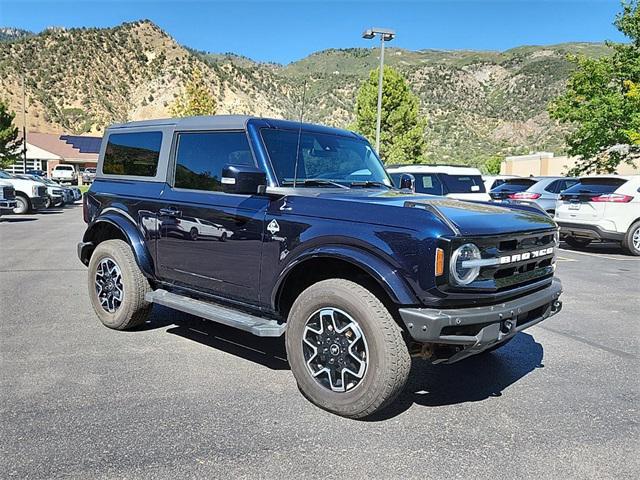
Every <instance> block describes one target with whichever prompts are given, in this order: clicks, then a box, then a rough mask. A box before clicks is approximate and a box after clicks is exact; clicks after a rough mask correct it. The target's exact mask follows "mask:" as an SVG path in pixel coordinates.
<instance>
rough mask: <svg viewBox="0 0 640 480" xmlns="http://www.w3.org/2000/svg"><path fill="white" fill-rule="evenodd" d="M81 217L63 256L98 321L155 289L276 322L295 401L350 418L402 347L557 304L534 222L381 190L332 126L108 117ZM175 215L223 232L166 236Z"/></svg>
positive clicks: (405, 364)
mask: <svg viewBox="0 0 640 480" xmlns="http://www.w3.org/2000/svg"><path fill="white" fill-rule="evenodd" d="M172 144H173V145H175V148H170V146H171V145H172ZM462 176H463V177H468V176H471V175H470V174H462ZM458 182H460V183H465V182H466V183H465V184H468V180H459V181H456V184H457V183H458ZM478 182H480V185H482V183H481V181H480V179H479V175H478ZM482 188H484V186H483V185H482ZM83 214H84V218H85V221H86V222H87V230H86V232H85V234H84V236H83V238H82V242H80V243H79V244H78V256H79V258H80V260H81V261H82V263H83V264H84V265H87V266H88V276H87V282H88V285H89V288H88V294H89V298H90V302H91V304H92V306H93V308H94V311H95V313H96V315H97V316H98V318H99V319H100V321H102V323H103V324H104V325H105V326H107V327H110V328H113V329H117V330H124V329H129V328H133V327H135V326H136V325H140V324H142V323H143V322H145V320H146V319H147V318H148V315H149V312H150V311H151V307H152V304H153V303H158V304H162V305H165V306H168V307H170V308H173V309H176V310H179V311H183V312H189V313H191V314H194V315H197V316H198V317H201V318H205V319H209V320H213V321H216V322H219V323H223V324H226V325H230V326H233V327H236V328H238V329H241V330H245V331H248V332H250V333H252V334H255V335H257V336H265V337H279V336H281V335H283V334H284V335H285V344H286V348H287V358H288V361H289V364H290V366H291V370H292V372H293V375H294V377H295V378H296V381H297V383H298V385H299V387H300V389H301V391H302V392H303V393H304V395H305V396H306V398H308V399H310V400H311V401H312V402H314V403H315V404H316V405H318V406H320V407H321V408H324V409H326V410H329V411H331V412H334V413H336V414H339V415H344V416H347V417H352V418H362V417H366V416H369V415H371V414H373V413H374V412H376V411H378V410H380V409H381V408H383V407H385V406H386V405H388V404H389V403H390V402H392V401H393V399H394V398H395V397H396V396H397V395H398V393H399V392H400V391H402V389H403V388H404V385H405V383H406V381H407V378H408V375H409V370H410V366H411V355H416V356H421V357H423V358H428V359H430V360H431V361H432V362H434V363H453V362H457V361H459V360H462V359H464V358H467V357H469V356H471V355H475V354H479V353H482V352H488V351H490V350H493V349H496V348H499V347H500V346H502V345H504V344H505V343H506V342H508V341H510V340H511V339H512V338H514V336H515V335H516V333H517V332H519V331H522V330H524V329H526V328H528V327H530V326H532V325H534V324H537V323H538V322H541V321H543V320H544V319H546V318H548V317H550V316H552V315H554V314H556V313H557V312H558V311H559V310H560V308H561V302H560V300H559V296H560V294H561V290H562V287H561V284H560V282H559V280H557V279H556V278H554V270H555V268H554V267H555V265H554V261H555V250H556V245H557V233H558V232H557V226H556V224H555V223H554V222H553V220H552V219H551V218H549V217H548V216H547V215H544V214H541V213H539V211H538V210H535V209H532V208H530V207H527V206H510V207H502V206H498V205H491V204H482V205H479V204H478V203H474V202H464V201H459V200H456V199H452V198H442V197H434V196H431V195H421V194H417V193H413V192H410V191H407V190H404V191H400V190H397V189H395V188H394V187H392V186H391V182H390V179H389V177H388V175H387V173H386V172H385V170H384V168H383V165H382V162H381V161H380V159H379V158H378V156H377V155H376V153H375V151H374V150H373V148H372V147H371V146H370V145H369V143H368V142H367V140H366V139H365V138H364V137H362V136H360V135H358V134H355V133H353V132H348V131H345V130H338V129H334V128H329V127H323V126H319V125H309V124H301V123H300V122H290V121H285V120H271V119H262V118H255V117H246V116H227V115H224V116H222V115H221V116H213V117H191V118H182V119H165V120H157V121H143V122H131V123H128V124H123V125H113V126H111V127H109V128H108V129H107V130H106V132H105V136H104V139H103V148H102V153H101V154H100V157H99V160H98V170H97V177H96V182H94V184H93V185H92V187H91V189H90V190H89V191H88V192H87V193H86V194H85V195H84V198H83ZM192 217H193V218H198V219H204V220H207V221H208V222H211V223H212V224H215V225H220V226H222V228H224V229H226V230H227V231H229V232H230V233H231V234H230V235H228V237H227V241H226V242H220V241H218V242H214V241H208V239H205V238H199V237H197V236H196V238H195V239H193V238H187V237H186V236H180V235H177V236H176V235H172V234H170V233H171V232H172V231H173V226H174V225H176V222H177V221H180V219H183V218H187V219H189V220H188V221H191V220H190V218H192ZM167 226H169V227H170V228H167ZM246 381H251V380H250V379H246Z"/></svg>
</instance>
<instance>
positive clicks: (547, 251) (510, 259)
mask: <svg viewBox="0 0 640 480" xmlns="http://www.w3.org/2000/svg"><path fill="white" fill-rule="evenodd" d="M552 254H553V247H549V248H543V249H541V250H533V251H531V252H525V253H516V254H515V255H507V256H505V257H500V265H505V264H507V263H514V262H521V261H524V260H530V259H532V258H540V257H544V256H546V255H552Z"/></svg>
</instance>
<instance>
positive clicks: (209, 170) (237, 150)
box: [174, 132, 255, 191]
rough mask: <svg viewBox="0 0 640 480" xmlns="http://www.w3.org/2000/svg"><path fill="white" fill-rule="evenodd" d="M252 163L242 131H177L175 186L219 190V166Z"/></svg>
mask: <svg viewBox="0 0 640 480" xmlns="http://www.w3.org/2000/svg"><path fill="white" fill-rule="evenodd" d="M227 164H231V165H255V162H254V160H253V155H252V153H251V148H250V147H249V141H248V140H247V136H246V134H245V133H244V132H193V133H191V132H189V133H180V134H178V147H177V150H176V176H175V182H174V186H175V187H176V188H189V189H192V190H207V191H217V190H222V184H221V183H220V177H221V176H222V167H224V166H225V165H227Z"/></svg>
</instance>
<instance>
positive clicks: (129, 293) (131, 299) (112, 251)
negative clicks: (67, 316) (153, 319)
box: [88, 240, 153, 330]
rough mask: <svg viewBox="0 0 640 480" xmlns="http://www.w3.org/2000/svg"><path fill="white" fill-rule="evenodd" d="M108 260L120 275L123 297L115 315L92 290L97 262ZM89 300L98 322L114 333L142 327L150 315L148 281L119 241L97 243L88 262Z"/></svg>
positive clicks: (94, 289)
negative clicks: (108, 310) (106, 308)
mask: <svg viewBox="0 0 640 480" xmlns="http://www.w3.org/2000/svg"><path fill="white" fill-rule="evenodd" d="M104 258H111V259H113V260H114V261H115V263H116V264H117V265H118V267H119V268H120V271H121V272H122V285H123V291H124V296H123V300H122V304H121V305H120V306H119V308H118V309H117V310H116V311H115V312H114V313H109V312H107V311H106V310H105V309H104V308H103V307H102V305H101V304H100V300H99V299H98V294H97V292H96V288H95V278H96V270H97V268H98V263H99V262H100V260H102V259H104ZM88 286H89V298H90V300H91V305H92V306H93V309H94V310H95V312H96V315H98V318H99V319H100V321H101V322H102V323H103V324H104V325H105V326H107V327H109V328H113V329H114V330H127V329H130V328H134V327H136V326H138V325H141V324H143V323H144V322H145V321H146V320H147V318H148V316H149V313H150V312H151V308H152V306H153V305H152V304H151V303H149V302H147V301H146V300H145V298H144V296H145V294H146V293H147V292H150V291H151V287H150V286H149V281H148V280H147V279H146V278H145V276H144V275H143V274H142V272H141V271H140V268H139V267H138V264H137V263H136V260H135V257H134V256H133V252H132V250H131V247H130V246H129V245H128V244H127V243H126V242H124V241H122V240H106V241H104V242H102V243H100V244H99V245H98V246H97V247H96V249H95V251H94V252H93V255H91V260H90V261H89V277H88Z"/></svg>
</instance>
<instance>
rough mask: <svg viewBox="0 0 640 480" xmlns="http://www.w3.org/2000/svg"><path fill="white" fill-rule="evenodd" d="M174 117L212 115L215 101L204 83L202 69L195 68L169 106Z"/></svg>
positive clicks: (214, 111) (214, 109)
mask: <svg viewBox="0 0 640 480" xmlns="http://www.w3.org/2000/svg"><path fill="white" fill-rule="evenodd" d="M169 112H170V113H171V115H172V116H174V117H190V116H192V115H214V114H215V113H216V101H215V98H213V93H212V92H211V89H210V88H209V87H208V86H207V85H206V83H205V81H204V79H203V76H202V70H200V69H199V68H195V69H194V70H193V71H192V73H191V79H190V80H189V81H188V82H187V85H186V86H185V89H184V92H182V95H180V96H179V97H178V98H177V99H176V100H175V102H173V104H172V105H171V106H170V107H169Z"/></svg>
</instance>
